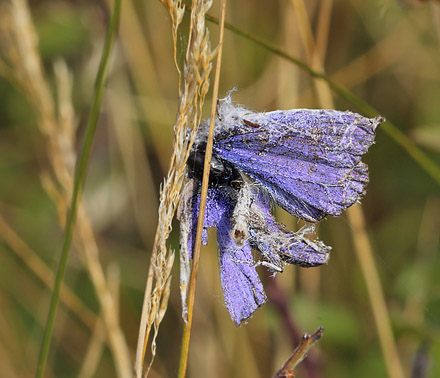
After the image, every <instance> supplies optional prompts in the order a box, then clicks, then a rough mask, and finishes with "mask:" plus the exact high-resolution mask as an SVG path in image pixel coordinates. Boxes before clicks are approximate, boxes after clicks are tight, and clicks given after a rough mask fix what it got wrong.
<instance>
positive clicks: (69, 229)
mask: <svg viewBox="0 0 440 378" xmlns="http://www.w3.org/2000/svg"><path fill="white" fill-rule="evenodd" d="M120 10H121V0H115V3H114V9H113V14H112V17H111V20H110V24H109V26H108V29H107V35H106V39H105V43H104V50H103V53H102V56H101V61H100V64H99V69H98V75H97V78H96V84H95V93H94V97H93V104H92V108H91V112H90V117H89V120H88V122H87V127H86V135H85V139H84V144H83V146H82V149H81V153H80V155H79V157H78V162H77V168H76V172H75V181H74V186H73V194H72V200H71V204H70V211H69V212H68V214H67V220H66V232H65V236H64V244H63V249H62V252H61V256H60V261H59V264H58V268H57V274H56V278H55V285H54V290H53V293H52V299H51V303H50V307H49V314H48V317H47V321H46V327H45V330H44V335H43V340H42V344H41V349H40V355H39V358H38V365H37V373H36V377H38V378H40V377H42V376H43V372H44V368H45V365H46V361H47V356H48V354H49V346H50V341H51V338H52V332H53V326H54V321H55V313H56V308H57V305H58V301H59V296H60V289H61V283H62V281H63V277H64V272H65V270H66V265H67V257H68V255H69V250H70V245H71V243H72V236H73V228H74V225H75V217H76V213H77V209H78V204H79V199H80V197H81V190H82V187H83V185H84V181H85V176H86V172H87V166H88V162H89V158H90V153H91V150H92V145H93V141H94V136H95V132H96V127H97V124H98V118H99V111H100V108H101V103H102V96H103V92H104V83H105V77H106V73H107V67H108V63H109V59H110V53H111V50H112V47H113V44H114V41H115V39H116V33H117V29H118V24H119V16H120Z"/></svg>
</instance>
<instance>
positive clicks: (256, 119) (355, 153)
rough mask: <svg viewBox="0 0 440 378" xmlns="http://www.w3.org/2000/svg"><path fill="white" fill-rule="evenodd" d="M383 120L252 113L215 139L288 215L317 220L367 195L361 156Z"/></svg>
mask: <svg viewBox="0 0 440 378" xmlns="http://www.w3.org/2000/svg"><path fill="white" fill-rule="evenodd" d="M381 121H382V119H381V118H380V117H377V118H374V119H369V118H365V117H362V116H360V115H358V114H355V113H351V112H340V111H335V110H303V109H300V110H290V111H276V112H269V113H248V114H246V115H245V118H241V119H237V124H236V127H235V128H234V129H232V130H231V129H230V130H228V132H227V133H224V134H222V133H220V134H218V135H216V137H215V141H214V150H215V152H216V154H217V155H218V156H220V157H221V158H222V159H224V160H226V161H229V162H231V163H233V164H234V165H235V166H236V167H237V168H239V169H240V170H242V171H243V172H244V173H246V174H248V175H249V176H251V177H252V178H254V179H255V180H256V181H258V182H260V183H261V184H262V185H263V186H265V187H266V188H267V190H269V192H270V193H271V194H272V196H273V198H274V199H275V201H276V202H277V204H278V205H280V206H281V207H283V208H284V209H285V210H286V211H288V212H289V213H291V214H293V215H295V216H298V217H300V218H303V219H305V220H307V221H312V222H313V221H318V220H320V219H322V218H323V217H325V216H326V215H327V214H330V215H339V214H340V213H341V212H342V211H343V210H345V209H346V208H347V207H349V206H351V205H352V204H353V203H355V202H356V201H358V200H359V198H360V197H361V195H362V194H363V193H364V188H365V185H366V184H367V183H368V170H367V166H366V165H365V164H364V163H362V162H361V157H362V155H363V154H364V153H365V152H366V151H367V150H368V148H369V147H370V146H371V145H372V144H373V142H374V136H375V129H376V127H377V126H378V124H379V123H380V122H381Z"/></svg>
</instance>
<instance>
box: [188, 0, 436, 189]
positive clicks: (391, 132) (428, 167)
mask: <svg viewBox="0 0 440 378" xmlns="http://www.w3.org/2000/svg"><path fill="white" fill-rule="evenodd" d="M185 9H186V10H190V9H191V7H190V6H189V5H187V4H185ZM206 19H207V20H208V21H210V22H213V23H214V24H218V19H217V18H216V17H212V16H210V15H208V14H207V15H206ZM225 28H226V29H228V30H230V31H232V32H233V33H235V34H237V35H239V36H241V37H243V38H246V39H248V40H250V41H252V42H254V43H256V44H257V45H259V46H261V47H263V48H264V49H266V50H268V51H270V52H272V53H273V54H275V55H278V56H280V57H282V58H284V59H287V60H288V61H289V62H292V63H293V64H295V65H297V66H298V67H299V68H301V69H302V70H304V71H306V72H307V73H308V74H309V75H310V76H312V77H314V78H317V79H322V80H324V81H325V82H327V83H328V85H329V86H330V88H331V89H332V90H333V91H334V92H335V93H337V94H338V95H339V96H340V97H341V98H343V99H344V100H345V101H347V102H349V103H350V104H352V105H354V106H355V107H357V108H358V109H359V110H360V111H361V112H362V113H363V115H365V116H368V117H375V116H377V115H379V112H378V111H377V110H376V109H374V108H373V107H372V106H371V105H369V104H368V103H367V102H365V101H364V100H362V99H361V98H360V97H358V96H356V95H355V94H354V93H353V92H351V91H349V90H348V89H346V88H344V87H343V86H341V85H339V84H337V83H336V82H334V81H333V80H331V79H330V78H329V76H327V75H326V74H324V73H322V72H319V71H317V70H315V69H313V68H312V67H310V66H309V65H308V64H307V63H304V62H303V61H301V60H299V59H297V58H295V57H294V56H292V55H290V54H287V53H286V52H285V51H283V50H281V49H280V48H278V47H276V46H275V45H273V44H271V43H269V42H267V41H265V40H263V39H262V38H259V37H257V36H255V35H253V34H251V33H248V32H247V31H245V30H243V29H240V28H238V27H236V26H234V25H232V24H230V23H228V22H225ZM380 130H383V131H384V132H385V133H386V134H387V135H388V136H390V137H391V139H393V140H394V141H395V142H396V143H397V144H399V145H400V146H401V147H402V148H403V149H404V150H405V151H406V152H407V153H408V154H409V155H410V156H411V158H412V159H414V161H415V162H416V163H417V164H419V165H420V167H422V168H423V170H424V171H425V172H426V173H427V174H428V175H429V176H431V178H433V179H434V180H435V181H436V182H437V183H438V184H439V185H440V167H439V166H438V165H437V164H436V163H435V162H434V161H433V160H432V159H431V158H430V157H429V156H428V155H427V154H426V153H425V152H423V151H422V150H421V149H420V148H419V147H418V146H417V145H416V144H414V142H412V141H411V140H410V139H409V138H408V137H407V136H406V135H405V134H404V133H403V132H402V131H400V130H399V128H398V127H397V126H396V125H394V124H393V123H392V122H390V121H387V122H386V127H381V128H380Z"/></svg>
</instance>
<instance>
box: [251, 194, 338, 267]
mask: <svg viewBox="0 0 440 378" xmlns="http://www.w3.org/2000/svg"><path fill="white" fill-rule="evenodd" d="M254 198H255V201H254V203H253V204H252V206H251V209H250V218H249V234H250V235H251V238H250V239H249V242H250V244H251V246H252V247H254V248H255V249H257V250H258V251H259V252H260V253H261V254H262V255H263V256H264V258H265V259H266V260H267V262H269V263H270V264H271V266H273V267H274V269H275V270H282V268H283V266H282V263H281V261H283V262H286V263H289V264H295V265H299V266H302V267H314V266H318V265H322V264H327V262H328V260H329V258H330V253H329V251H330V249H331V248H330V247H327V246H326V245H324V244H323V243H322V242H320V241H311V240H309V239H307V238H305V237H304V236H305V235H307V234H309V233H311V232H310V231H313V230H312V229H313V227H309V228H304V229H302V230H300V231H299V232H296V233H295V232H291V231H288V230H286V229H285V226H284V225H282V224H280V223H277V222H276V221H275V218H274V217H273V215H272V214H271V211H270V210H271V204H270V200H269V198H267V196H265V195H263V194H262V193H258V194H256V195H255V197H254ZM276 268H278V269H276Z"/></svg>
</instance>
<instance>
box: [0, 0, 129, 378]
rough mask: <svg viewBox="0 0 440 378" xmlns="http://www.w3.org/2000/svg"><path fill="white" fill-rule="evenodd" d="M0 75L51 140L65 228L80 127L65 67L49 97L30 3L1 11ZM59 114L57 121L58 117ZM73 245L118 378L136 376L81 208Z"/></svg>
mask: <svg viewBox="0 0 440 378" xmlns="http://www.w3.org/2000/svg"><path fill="white" fill-rule="evenodd" d="M0 15H1V16H0V17H1V22H0V54H1V55H0V68H2V69H0V73H2V72H3V73H6V74H7V75H8V76H7V78H9V79H11V81H12V82H13V84H15V85H16V86H17V87H18V88H19V89H20V90H21V91H22V92H23V93H24V94H25V95H26V97H27V99H28V101H29V102H30V103H31V105H32V106H33V108H34V110H35V112H36V115H37V125H38V127H39V129H40V130H41V132H42V133H43V134H44V135H45V136H46V142H47V150H48V158H49V161H50V164H51V168H52V171H51V172H44V173H43V174H42V183H43V186H44V188H45V189H47V192H48V194H49V196H51V198H52V199H53V200H54V202H55V204H56V206H57V209H58V214H59V216H60V223H61V225H62V226H64V222H65V219H66V217H65V214H66V213H67V210H68V204H69V203H70V198H71V196H72V188H73V180H74V164H75V160H76V153H75V131H76V122H75V117H74V110H73V107H72V101H71V98H70V94H71V87H72V78H71V76H70V73H69V71H68V69H67V67H66V66H65V64H64V62H62V61H59V62H57V63H56V64H55V74H56V79H57V80H56V84H57V91H58V97H57V99H56V100H55V99H54V97H53V96H52V93H51V91H50V87H49V84H48V81H47V79H46V75H45V73H44V70H43V68H42V62H41V58H40V55H39V52H38V37H37V34H36V32H35V29H34V25H33V23H32V19H31V16H30V12H29V9H28V6H27V3H26V2H25V1H24V0H10V1H8V2H5V3H3V4H2V5H1V9H0ZM57 113H58V116H57ZM76 224H77V228H76V230H75V232H76V233H75V236H74V243H75V245H76V247H77V248H78V250H79V251H81V252H83V254H82V255H81V257H82V258H83V261H84V264H85V265H86V267H87V269H88V272H89V274H90V277H91V281H92V283H93V285H94V287H95V291H96V294H97V297H98V300H99V302H100V305H101V311H102V316H103V320H104V324H105V328H106V331H107V337H108V341H109V347H110V350H111V352H112V354H113V359H114V362H115V365H116V371H117V375H118V377H130V376H131V375H132V369H131V362H130V357H129V352H128V347H127V344H126V341H125V338H124V336H123V333H122V331H121V328H120V326H119V322H118V318H117V313H118V311H116V307H115V304H114V300H113V297H112V295H111V293H110V290H109V288H108V285H107V282H106V279H105V276H104V273H103V269H102V266H101V264H100V262H99V259H98V256H99V250H98V246H97V243H96V239H95V237H94V234H93V230H92V226H91V223H90V220H89V218H88V217H87V214H86V212H85V209H84V208H83V207H82V206H81V205H80V207H79V210H78V216H77V223H76Z"/></svg>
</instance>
